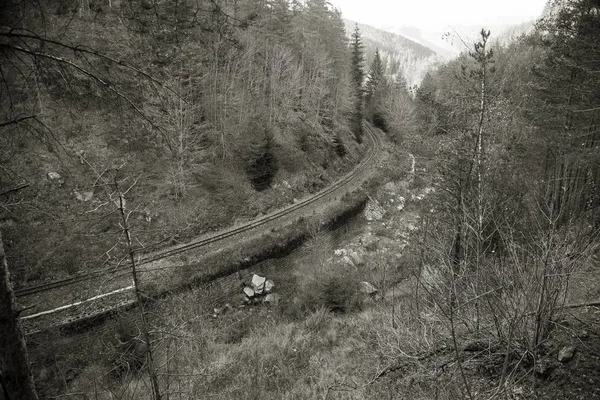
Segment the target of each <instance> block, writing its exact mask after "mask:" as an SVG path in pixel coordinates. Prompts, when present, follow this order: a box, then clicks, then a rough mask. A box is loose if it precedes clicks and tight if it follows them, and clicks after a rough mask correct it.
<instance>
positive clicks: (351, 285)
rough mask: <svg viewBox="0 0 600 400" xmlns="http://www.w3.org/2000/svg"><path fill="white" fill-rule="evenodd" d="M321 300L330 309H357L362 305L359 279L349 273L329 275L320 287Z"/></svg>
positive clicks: (342, 311)
mask: <svg viewBox="0 0 600 400" xmlns="http://www.w3.org/2000/svg"><path fill="white" fill-rule="evenodd" d="M319 300H320V303H321V305H322V306H324V307H326V308H327V309H328V310H330V311H333V312H339V313H349V312H353V311H357V310H360V308H361V306H362V299H361V297H360V290H359V287H358V281H357V280H356V279H354V277H352V276H349V275H342V276H329V277H327V279H325V280H324V281H323V283H322V284H321V287H320V288H319Z"/></svg>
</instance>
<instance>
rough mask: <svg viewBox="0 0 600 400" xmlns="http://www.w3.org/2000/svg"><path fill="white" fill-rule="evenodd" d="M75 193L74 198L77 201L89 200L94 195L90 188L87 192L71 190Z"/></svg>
mask: <svg viewBox="0 0 600 400" xmlns="http://www.w3.org/2000/svg"><path fill="white" fill-rule="evenodd" d="M73 193H75V198H76V199H77V200H79V201H83V202H86V201H90V200H91V199H92V198H93V197H94V191H93V190H90V191H87V192H78V191H77V190H75V191H73Z"/></svg>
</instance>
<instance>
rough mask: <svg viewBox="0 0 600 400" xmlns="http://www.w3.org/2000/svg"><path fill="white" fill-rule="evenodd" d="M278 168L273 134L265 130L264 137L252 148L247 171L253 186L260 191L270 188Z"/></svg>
mask: <svg viewBox="0 0 600 400" xmlns="http://www.w3.org/2000/svg"><path fill="white" fill-rule="evenodd" d="M277 169H278V168H277V159H276V158H275V155H274V154H273V135H272V134H271V133H270V132H265V134H264V137H263V139H262V140H260V141H259V142H258V143H255V144H254V145H253V146H252V147H251V148H250V155H249V159H248V165H247V167H246V172H247V173H248V177H249V178H250V183H252V187H253V188H254V189H255V190H257V191H259V192H260V191H263V190H265V189H268V188H269V187H270V186H271V183H272V182H273V178H275V173H276V172H277Z"/></svg>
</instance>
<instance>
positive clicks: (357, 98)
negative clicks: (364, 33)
mask: <svg viewBox="0 0 600 400" xmlns="http://www.w3.org/2000/svg"><path fill="white" fill-rule="evenodd" d="M350 46H351V64H350V65H351V76H352V89H353V92H354V107H353V110H352V131H353V133H354V138H355V139H356V141H357V142H358V143H362V110H363V80H364V75H365V73H364V62H365V55H364V45H363V42H362V38H361V35H360V29H359V28H358V25H356V26H355V27H354V32H352V38H351V41H350Z"/></svg>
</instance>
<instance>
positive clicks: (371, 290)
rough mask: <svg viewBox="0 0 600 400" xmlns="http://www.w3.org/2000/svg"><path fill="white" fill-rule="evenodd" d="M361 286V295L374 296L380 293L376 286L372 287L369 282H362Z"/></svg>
mask: <svg viewBox="0 0 600 400" xmlns="http://www.w3.org/2000/svg"><path fill="white" fill-rule="evenodd" d="M359 285H360V291H361V293H364V294H368V295H369V296H373V295H375V294H376V293H377V292H378V290H377V289H376V288H375V286H373V285H371V284H370V283H369V282H366V281H362V282H360V284H359Z"/></svg>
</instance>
